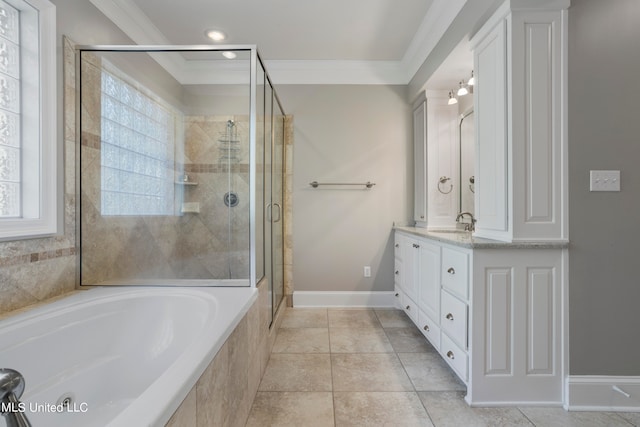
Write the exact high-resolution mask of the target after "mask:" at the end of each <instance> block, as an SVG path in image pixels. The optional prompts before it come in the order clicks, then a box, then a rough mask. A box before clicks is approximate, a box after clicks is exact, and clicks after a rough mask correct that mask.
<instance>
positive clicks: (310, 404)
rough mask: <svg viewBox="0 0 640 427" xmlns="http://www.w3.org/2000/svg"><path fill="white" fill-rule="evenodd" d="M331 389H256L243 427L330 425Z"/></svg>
mask: <svg viewBox="0 0 640 427" xmlns="http://www.w3.org/2000/svg"><path fill="white" fill-rule="evenodd" d="M333 425H334V421H333V398H332V394H331V392H265V391H259V392H258V393H257V394H256V398H255V400H254V401H253V407H252V408H251V412H250V413H249V419H248V420H247V424H246V427H302V426H304V427H325V426H327V427H333Z"/></svg>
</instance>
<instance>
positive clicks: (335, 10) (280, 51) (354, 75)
mask: <svg viewBox="0 0 640 427" xmlns="http://www.w3.org/2000/svg"><path fill="white" fill-rule="evenodd" d="M90 1H91V2H92V3H93V4H94V5H95V6H96V7H97V8H98V9H100V10H101V11H102V12H103V13H104V14H105V15H106V16H107V17H108V18H110V19H111V20H112V21H113V22H114V23H115V24H116V25H117V26H118V27H120V29H122V30H123V31H124V32H125V33H126V34H127V35H128V36H129V37H130V38H131V39H132V40H133V41H134V42H135V43H137V44H187V45H189V44H198V45H200V44H212V43H214V42H212V41H211V40H210V39H208V38H207V37H206V36H205V31H206V30H208V29H216V30H221V31H223V32H224V33H226V34H227V39H226V40H224V42H222V43H224V44H255V45H257V46H258V50H259V51H260V54H261V56H262V58H263V59H264V60H265V62H267V68H268V69H269V73H270V75H271V77H272V79H273V80H274V82H275V83H279V84H286V83H349V84H353V83H361V84H407V83H408V82H409V81H410V80H411V78H412V77H413V75H414V74H415V72H416V71H417V70H418V68H419V67H420V66H421V65H422V63H423V62H424V60H425V59H426V58H427V56H428V54H429V53H430V52H431V50H432V49H433V48H434V47H435V45H436V43H437V42H438V40H439V39H440V38H441V37H442V35H443V34H444V32H445V31H446V29H447V28H448V26H449V24H450V23H451V22H452V21H453V19H454V18H455V16H456V15H457V13H458V12H459V11H460V9H461V8H462V6H464V4H465V3H466V1H467V0H348V1H346V0H322V1H312V0H181V1H180V2H176V1H175V0H90ZM470 56H471V55H470V54H469V59H468V60H469V63H470V62H471V58H470Z"/></svg>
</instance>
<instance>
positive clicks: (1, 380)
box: [0, 368, 31, 427]
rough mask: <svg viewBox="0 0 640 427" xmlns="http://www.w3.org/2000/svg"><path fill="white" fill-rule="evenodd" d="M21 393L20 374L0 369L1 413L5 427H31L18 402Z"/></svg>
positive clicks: (22, 390)
mask: <svg viewBox="0 0 640 427" xmlns="http://www.w3.org/2000/svg"><path fill="white" fill-rule="evenodd" d="M23 392H24V378H23V377H22V374H20V372H18V371H16V370H13V369H7V368H2V369H0V402H1V406H2V408H1V409H2V411H1V412H2V416H3V417H4V419H5V422H6V424H7V427H31V423H30V422H29V420H28V419H27V416H26V415H25V414H24V406H23V405H22V404H21V403H20V401H19V400H18V399H20V397H21V396H22V393H23Z"/></svg>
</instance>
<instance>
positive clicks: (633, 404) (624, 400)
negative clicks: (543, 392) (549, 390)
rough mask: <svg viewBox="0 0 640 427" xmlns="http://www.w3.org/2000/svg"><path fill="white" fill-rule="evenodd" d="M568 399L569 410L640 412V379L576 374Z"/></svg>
mask: <svg viewBox="0 0 640 427" xmlns="http://www.w3.org/2000/svg"><path fill="white" fill-rule="evenodd" d="M616 389H617V390H616ZM627 395H628V396H627ZM566 400H567V401H566V404H565V409H567V410H569V411H616V412H640V377H617V376H614V377H609V376H590V375H589V376H577V375H572V376H569V377H567V382H566Z"/></svg>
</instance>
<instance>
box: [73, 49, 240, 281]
mask: <svg viewBox="0 0 640 427" xmlns="http://www.w3.org/2000/svg"><path fill="white" fill-rule="evenodd" d="M84 57H85V55H83V61H82V64H81V66H82V73H83V91H82V92H83V98H82V103H83V105H82V112H83V116H82V120H83V122H82V123H83V124H82V128H83V133H82V141H81V149H82V186H81V194H82V197H81V203H82V205H81V206H82V218H83V221H82V224H81V227H82V245H83V250H82V257H81V258H82V259H81V263H82V271H81V280H82V284H96V283H102V282H105V281H116V282H118V281H124V282H126V281H127V280H130V279H229V278H231V279H248V278H249V150H248V147H249V123H248V116H187V117H184V129H185V139H184V159H176V163H178V165H179V166H183V171H180V170H178V171H176V172H175V175H176V184H175V187H174V188H175V190H176V198H177V201H176V204H177V206H178V208H179V207H180V206H181V202H182V201H184V202H189V203H197V204H198V208H199V212H191V213H184V214H182V215H172V216H165V215H159V216H103V215H101V214H100V203H101V200H100V186H101V162H100V131H101V130H100V114H101V108H100V98H101V94H100V81H101V65H100V60H99V58H97V57H92V56H91V55H86V57H87V60H84ZM85 82H86V83H85ZM229 120H233V122H234V123H235V125H234V127H233V131H234V137H236V138H237V140H238V143H236V144H233V148H234V149H235V150H234V151H233V153H232V154H233V156H232V157H233V159H232V160H231V161H227V160H226V159H225V156H226V155H227V154H228V151H227V147H228V141H227V140H228V139H229V133H228V132H227V123H228V121H229ZM173 166H174V165H173V163H172V164H170V165H167V167H168V168H169V169H170V171H169V174H174V171H173ZM179 169H180V168H179ZM182 172H184V173H185V174H186V175H187V176H188V181H187V182H186V183H187V184H185V183H184V181H183V180H182V179H180V178H181V177H182ZM229 172H230V173H229ZM228 191H233V192H235V193H236V194H237V195H238V200H239V203H238V205H237V206H235V207H231V208H229V207H227V206H226V205H225V203H224V196H225V193H227V192H228Z"/></svg>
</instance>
